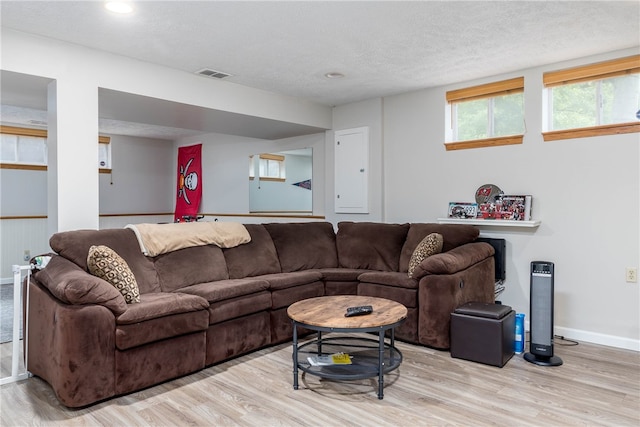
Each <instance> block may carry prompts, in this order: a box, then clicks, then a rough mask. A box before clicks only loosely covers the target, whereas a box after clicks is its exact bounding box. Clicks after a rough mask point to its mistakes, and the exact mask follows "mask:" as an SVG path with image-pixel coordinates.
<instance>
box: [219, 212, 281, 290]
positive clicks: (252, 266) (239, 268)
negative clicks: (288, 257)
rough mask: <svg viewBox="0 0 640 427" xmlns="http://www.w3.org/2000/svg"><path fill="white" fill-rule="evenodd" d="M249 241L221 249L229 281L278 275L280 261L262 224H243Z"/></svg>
mask: <svg viewBox="0 0 640 427" xmlns="http://www.w3.org/2000/svg"><path fill="white" fill-rule="evenodd" d="M245 227H246V228H247V231H248V232H249V235H250V236H251V241H250V242H249V243H245V244H244V245H240V246H236V247H235V248H229V249H223V250H222V253H223V254H224V258H225V260H226V263H227V270H228V272H229V273H228V274H229V278H230V279H242V278H244V277H252V276H259V275H261V274H271V273H280V272H281V271H282V270H281V269H280V261H279V260H278V253H277V252H276V247H275V246H274V245H273V240H272V239H271V235H269V233H268V232H267V229H266V228H264V226H263V225H262V224H245Z"/></svg>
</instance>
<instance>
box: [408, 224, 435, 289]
mask: <svg viewBox="0 0 640 427" xmlns="http://www.w3.org/2000/svg"><path fill="white" fill-rule="evenodd" d="M443 243H444V239H443V238H442V234H438V233H431V234H429V235H428V236H427V237H425V238H424V239H422V241H421V242H420V243H418V246H416V249H415V250H414V251H413V254H412V255H411V259H410V260H409V271H408V274H409V277H411V278H413V271H414V270H415V269H416V267H417V266H418V264H420V263H421V262H422V261H423V260H425V259H426V258H428V257H430V256H431V255H435V254H439V253H440V252H442V244H443Z"/></svg>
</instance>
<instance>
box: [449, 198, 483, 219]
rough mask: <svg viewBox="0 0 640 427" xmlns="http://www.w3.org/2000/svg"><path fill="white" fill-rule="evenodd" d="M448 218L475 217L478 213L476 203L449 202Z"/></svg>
mask: <svg viewBox="0 0 640 427" xmlns="http://www.w3.org/2000/svg"><path fill="white" fill-rule="evenodd" d="M448 215H449V218H462V219H467V218H475V217H476V216H477V215H478V204H477V203H472V202H449V214H448Z"/></svg>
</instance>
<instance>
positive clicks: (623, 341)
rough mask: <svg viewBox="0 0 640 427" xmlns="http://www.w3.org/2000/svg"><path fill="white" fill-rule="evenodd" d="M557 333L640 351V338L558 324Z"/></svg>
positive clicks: (575, 338) (566, 336)
mask: <svg viewBox="0 0 640 427" xmlns="http://www.w3.org/2000/svg"><path fill="white" fill-rule="evenodd" d="M554 329H555V334H556V335H562V336H563V337H565V338H568V339H573V340H576V341H586V342H590V343H593V344H601V345H606V346H609V347H616V348H623V349H626V350H634V351H640V340H634V339H631V338H625V337H618V336H615V335H607V334H601V333H598V332H590V331H582V330H580V329H571V328H563V327H558V326H556V327H555V328H554Z"/></svg>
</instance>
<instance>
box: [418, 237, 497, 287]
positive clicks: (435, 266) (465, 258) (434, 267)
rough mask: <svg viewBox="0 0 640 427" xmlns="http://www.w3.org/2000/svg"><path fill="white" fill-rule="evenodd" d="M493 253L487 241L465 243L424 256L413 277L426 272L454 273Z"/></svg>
mask: <svg viewBox="0 0 640 427" xmlns="http://www.w3.org/2000/svg"><path fill="white" fill-rule="evenodd" d="M494 253H495V249H493V246H491V245H490V244H488V243H482V242H477V243H467V244H465V245H462V246H458V247H456V248H453V249H451V250H450V251H448V252H443V253H439V254H436V255H432V256H430V257H428V258H426V259H425V260H423V261H422V262H421V263H420V264H419V265H418V266H417V267H416V269H415V270H414V272H413V278H414V279H416V280H420V278H421V277H424V276H426V275H428V274H454V273H457V272H459V271H463V270H466V269H467V268H469V267H470V266H472V265H474V264H477V263H479V262H480V261H483V260H485V259H487V258H489V257H492V256H493V254H494Z"/></svg>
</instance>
